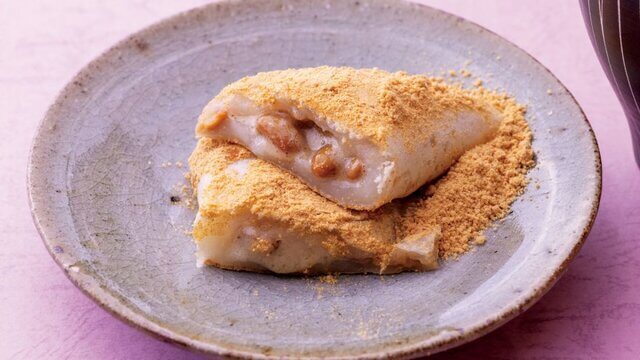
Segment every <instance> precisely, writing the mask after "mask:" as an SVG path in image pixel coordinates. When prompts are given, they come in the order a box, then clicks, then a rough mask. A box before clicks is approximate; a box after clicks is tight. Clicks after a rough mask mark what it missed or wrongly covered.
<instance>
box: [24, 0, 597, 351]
mask: <svg viewBox="0 0 640 360" xmlns="http://www.w3.org/2000/svg"><path fill="white" fill-rule="evenodd" d="M467 61H471V63H470V64H469V65H468V66H467V69H468V70H469V71H471V72H472V73H473V74H474V75H476V76H480V77H482V78H483V79H484V80H485V84H486V85H487V86H488V87H492V88H500V89H506V90H507V91H508V92H510V93H511V94H513V95H515V97H516V98H517V99H518V100H519V101H521V102H523V103H526V104H528V105H529V113H528V120H529V122H530V124H531V127H532V129H533V131H534V134H535V141H534V148H535V151H536V154H537V160H538V163H537V166H536V167H535V169H533V170H532V171H531V173H530V176H531V178H532V184H539V185H540V187H539V188H537V187H536V186H533V185H531V186H529V188H528V189H527V191H526V193H525V194H524V195H523V196H521V197H520V198H519V199H518V200H517V201H516V203H515V204H514V206H513V212H512V213H511V214H510V215H509V216H508V217H507V218H506V221H504V222H501V223H500V224H498V226H497V227H496V228H495V229H492V230H489V231H488V232H487V236H488V241H487V244H486V245H485V246H482V247H479V248H477V250H476V251H474V252H471V253H469V254H467V255H465V256H463V257H462V258H461V259H460V260H459V261H452V262H445V263H444V265H443V267H442V269H440V270H438V271H435V272H431V273H422V274H419V273H410V274H400V275H395V276H386V277H380V276H341V277H340V278H339V281H338V283H337V284H335V285H330V284H323V283H320V282H319V281H318V280H314V279H301V278H287V277H275V276H270V275H260V274H251V273H242V272H231V271H223V270H218V269H215V268H205V269H198V268H196V267H195V259H194V256H193V252H194V245H193V244H192V243H191V240H190V237H189V236H188V235H186V234H185V230H186V229H188V228H189V225H190V223H191V221H192V219H193V216H194V213H193V212H192V211H190V210H188V209H186V208H185V207H183V206H177V205H172V203H171V201H170V197H171V196H172V195H177V193H176V191H177V190H176V189H175V187H176V185H177V184H180V183H181V182H182V181H183V179H182V178H183V173H184V172H185V171H186V169H185V168H180V167H177V166H175V165H172V166H166V164H164V165H165V166H163V163H166V162H171V163H176V162H179V161H181V162H183V163H185V161H186V159H187V156H188V155H189V153H190V151H191V150H192V149H193V146H194V144H195V140H194V136H193V128H194V124H195V119H196V116H197V115H198V114H199V112H200V109H201V108H202V106H203V105H204V104H205V103H206V102H207V100H208V99H209V98H210V97H212V96H213V95H214V94H215V93H217V92H218V90H220V89H221V88H222V86H224V85H225V84H227V83H229V82H231V81H234V80H236V79H238V78H240V77H241V76H244V75H248V74H253V73H255V72H257V71H261V70H273V69H282V68H288V67H304V66H316V65H322V64H329V65H350V66H354V67H374V66H375V67H380V68H384V69H388V70H406V71H408V72H412V73H423V72H431V73H436V74H437V73H438V72H440V71H442V70H447V69H452V68H453V69H460V68H461V67H462V66H463V64H464V63H465V62H467ZM461 79H463V78H461ZM463 80H465V81H469V82H473V80H474V78H470V79H466V78H464V79H463ZM547 90H552V95H549V94H547ZM600 183H601V175H600V159H599V155H598V148H597V145H596V143H595V139H594V137H593V133H592V132H591V129H590V127H589V124H588V123H587V121H586V119H585V117H584V115H583V114H582V112H581V110H580V108H579V107H578V105H577V104H576V103H575V101H574V99H573V98H572V97H571V95H570V94H569V93H568V92H567V90H566V89H565V88H564V87H563V86H562V85H561V84H560V83H559V82H558V80H556V78H554V77H553V75H551V74H550V73H549V72H548V71H547V70H546V69H545V68H544V67H542V66H541V65H540V64H539V63H537V62H536V61H535V60H534V59H532V58H531V57H530V56H529V55H527V54H526V53H524V52H523V51H522V50H520V49H518V48H516V47H515V46H513V45H512V44H510V43H508V42H507V41H505V40H503V39H501V38H500V37H498V36H496V35H494V34H492V33H490V32H488V31H486V30H484V29H482V28H481V27H479V26H477V25H474V24H471V23H469V22H466V21H464V20H462V19H459V18H456V17H454V16H451V15H448V14H445V13H442V12H439V11H435V10H433V9H430V8H428V7H424V6H419V5H413V4H409V3H405V2H396V1H387V0H375V1H373V0H372V1H369V0H367V1H364V0H360V1H343V0H327V1H314V2H306V1H305V2H303V1H288V0H278V1H276V0H273V1H258V0H248V1H242V2H238V1H225V2H219V3H216V4H212V5H208V6H205V7H203V8H199V9H196V10H193V11H189V12H187V13H184V14H180V15H177V16H175V17H172V18H170V19H168V20H166V21H163V22H161V23H159V24H157V25H154V26H152V27H150V28H148V29H146V30H144V31H142V32H140V33H138V34H135V35H134V36H132V37H130V38H128V39H126V40H124V41H122V42H120V43H119V44H118V45H116V46H115V47H113V48H112V49H110V50H108V51H107V52H106V53H104V54H103V55H102V56H100V57H99V58H98V59H96V60H95V61H93V62H92V63H91V64H89V65H88V66H87V67H86V68H85V69H83V70H82V71H81V72H80V73H79V74H78V75H77V76H76V77H75V79H74V80H73V81H72V82H71V83H70V84H69V85H68V86H67V87H66V88H65V89H64V90H63V91H62V92H61V94H60V96H59V97H58V99H57V100H56V102H55V103H54V104H53V106H52V107H51V109H50V110H49V112H48V113H47V115H46V117H45V119H44V120H43V122H42V124H41V126H40V128H39V129H38V133H37V135H36V137H35V141H34V145H33V150H32V154H31V161H30V164H29V192H30V196H31V207H32V211H33V214H34V219H35V222H36V225H37V227H38V228H39V230H40V232H41V233H42V237H43V238H44V242H45V244H46V246H47V247H48V249H49V250H50V252H51V253H52V255H53V257H54V258H55V260H56V261H57V262H58V263H59V264H60V266H61V267H62V268H63V269H64V271H65V272H66V273H67V274H68V276H69V278H70V279H71V280H72V281H73V282H74V283H75V284H76V285H78V287H80V288H81V289H82V290H83V291H85V292H86V293H87V294H88V295H89V296H90V297H92V298H93V299H95V300H96V301H97V302H98V303H100V304H101V305H102V306H104V307H105V308H106V309H108V310H109V311H111V312H113V313H115V314H116V315H118V316H119V317H120V318H122V319H124V320H126V321H127V322H129V323H131V324H134V325H136V326H138V327H140V328H143V329H146V330H148V331H150V332H151V333H154V334H156V335H158V336H160V337H162V338H164V339H165V340H167V341H171V342H175V343H179V344H182V345H185V346H188V347H190V348H194V349H197V350H201V351H205V352H210V353H217V354H224V355H231V356H241V357H280V356H284V355H288V356H292V357H298V356H309V357H322V356H333V357H358V358H372V357H380V356H382V357H384V356H404V357H409V356H415V355H419V354H427V353H433V352H437V351H440V350H443V349H445V348H450V347H453V346H456V345H459V344H461V343H463V342H466V341H470V340H472V339H474V338H476V337H478V336H480V335H482V334H485V333H487V332H488V331H490V330H492V329H494V328H496V327H497V326H499V325H501V324H503V323H504V322H506V321H507V320H509V319H510V318H512V317H514V316H516V315H517V314H519V313H520V312H522V311H524V310H525V309H526V308H527V307H528V306H530V305H531V304H532V303H533V302H534V301H536V300H537V299H538V298H540V296H542V294H543V293H544V292H545V291H546V290H548V289H549V287H550V286H551V285H552V284H553V283H554V282H555V281H556V280H557V279H558V277H559V276H560V275H561V274H562V272H563V270H564V269H565V268H566V266H567V263H568V262H569V260H571V258H572V257H573V256H574V255H575V254H576V252H577V251H578V249H579V248H580V245H581V244H582V242H583V240H584V238H585V236H586V234H587V233H588V231H589V228H590V226H591V223H592V221H593V219H594V216H595V213H596V210H597V207H598V201H599V195H600Z"/></svg>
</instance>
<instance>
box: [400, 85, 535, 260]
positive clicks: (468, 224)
mask: <svg viewBox="0 0 640 360" xmlns="http://www.w3.org/2000/svg"><path fill="white" fill-rule="evenodd" d="M473 91H474V92H475V93H476V94H477V95H478V96H479V97H481V98H482V99H484V100H485V101H487V102H489V103H491V104H492V105H494V106H495V107H496V109H498V110H499V111H500V112H501V113H502V116H503V121H502V123H501V125H500V128H499V130H498V133H497V135H496V137H495V138H494V139H493V140H491V141H489V142H488V143H485V144H483V145H479V146H476V147H475V148H473V149H471V150H469V151H467V152H466V153H465V154H464V155H463V156H462V157H460V159H459V160H458V162H457V163H456V164H454V165H453V166H452V167H451V168H450V169H449V171H448V172H447V173H446V174H445V175H444V176H442V177H441V178H440V179H439V180H438V181H436V182H435V183H433V184H431V185H427V186H423V187H422V188H420V189H419V190H418V191H417V192H416V193H414V194H412V195H411V196H409V197H408V198H406V199H401V200H400V202H402V203H404V205H406V210H405V211H404V213H403V214H402V215H401V218H400V219H399V221H397V222H396V224H397V230H396V231H397V232H398V234H399V235H400V236H406V235H408V234H412V233H415V232H416V231H419V230H420V229H425V228H431V227H434V226H439V227H440V230H441V232H442V238H441V239H440V242H439V255H440V257H442V258H451V257H457V256H458V255H460V254H462V253H464V252H466V251H467V250H469V249H470V247H471V246H472V244H483V243H484V241H485V240H486V238H485V237H484V235H482V231H483V230H485V229H486V228H487V227H488V226H489V225H490V224H491V223H492V222H493V221H496V220H498V219H501V218H503V217H504V216H506V215H507V213H508V212H509V210H510V207H511V203H512V202H513V201H514V200H515V198H516V197H517V196H518V195H520V194H521V193H522V192H523V191H524V188H525V186H526V185H527V183H528V180H527V177H526V174H527V172H528V170H529V169H530V168H532V167H533V166H534V164H535V161H534V153H533V150H532V149H531V140H532V135H531V130H530V129H529V126H528V125H527V122H526V120H525V112H526V109H525V107H524V106H522V105H520V104H518V103H517V102H516V101H515V100H514V99H512V98H510V97H509V96H507V95H506V94H498V93H495V92H492V91H489V90H486V89H484V88H482V87H478V88H477V89H475V90H473Z"/></svg>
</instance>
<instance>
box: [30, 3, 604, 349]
mask: <svg viewBox="0 0 640 360" xmlns="http://www.w3.org/2000/svg"><path fill="white" fill-rule="evenodd" d="M360 1H361V2H362V1H366V2H369V3H378V4H386V5H389V6H414V7H418V8H420V9H419V11H425V12H431V13H437V14H438V15H437V16H440V17H444V18H449V19H450V20H455V21H458V22H462V23H465V25H467V26H469V27H471V28H474V29H475V30H476V31H477V32H478V33H480V34H482V36H488V37H490V38H493V39H495V40H497V41H502V42H504V43H506V44H508V45H509V46H511V47H513V48H515V49H516V50H518V51H520V52H521V53H522V54H523V55H525V57H526V58H528V59H530V60H533V62H535V63H536V64H537V65H538V66H539V67H540V68H541V69H543V70H544V71H546V72H547V74H548V75H549V76H550V77H551V78H553V79H554V80H555V81H556V82H557V83H558V84H559V85H560V87H561V90H562V91H564V92H566V94H567V95H568V96H569V99H570V101H571V102H573V103H574V104H575V105H576V107H577V108H578V110H579V116H580V118H581V120H582V121H584V123H585V125H586V127H587V130H588V134H589V137H590V139H591V142H592V145H593V149H594V154H593V155H594V159H593V161H594V162H595V164H594V168H595V175H596V178H595V180H596V181H595V183H594V187H595V192H594V198H593V200H592V202H591V204H590V205H591V209H590V211H589V214H588V215H587V216H588V222H587V224H586V225H585V227H584V228H583V229H582V232H581V233H580V234H579V235H577V234H576V238H575V239H573V241H575V244H574V245H573V247H572V248H571V251H570V252H569V254H568V255H567V256H566V258H565V259H564V260H563V261H562V263H561V264H560V265H559V266H558V267H557V268H556V269H555V270H554V272H553V273H552V274H551V275H550V276H549V277H548V278H546V279H544V283H543V284H542V285H541V286H539V287H538V288H534V289H530V290H529V293H528V294H527V295H526V296H525V297H524V299H523V300H522V301H520V302H518V303H516V304H513V305H511V306H510V307H505V308H504V309H502V310H501V311H498V312H496V314H495V315H494V316H492V317H487V318H485V319H484V320H483V321H481V322H480V323H478V324H476V325H473V326H470V327H469V328H468V329H466V331H465V332H461V333H458V334H456V335H455V336H448V337H446V338H445V339H441V340H438V341H433V340H418V341H415V342H410V343H406V344H405V345H402V346H400V347H398V348H396V349H393V350H384V349H381V350H378V351H375V352H370V353H364V354H358V355H346V356H345V355H341V356H339V358H342V359H372V358H412V357H416V356H420V355H431V354H435V353H437V352H441V351H445V350H448V349H451V348H454V347H456V346H460V345H463V344H465V343H468V342H471V341H473V340H475V339H477V338H479V337H481V336H483V335H486V334H488V333H489V332H491V331H493V330H495V329H497V328H498V327H500V326H502V325H504V324H505V323H506V322H508V321H509V320H511V319H513V318H515V317H516V316H518V315H520V314H522V313H523V312H524V311H526V310H527V309H528V308H530V307H531V306H532V305H533V304H535V303H536V302H537V301H538V300H540V299H541V298H542V296H543V295H544V294H545V293H546V292H547V291H549V290H550V289H551V288H552V287H553V285H554V284H555V283H556V282H557V281H558V279H559V278H560V277H561V276H562V275H563V274H564V272H565V271H566V270H567V268H568V265H569V264H570V263H571V261H572V260H573V259H574V258H575V256H576V255H577V253H578V252H579V251H580V249H581V248H582V245H583V244H584V242H585V240H586V238H587V237H588V235H589V233H590V231H591V229H592V227H593V224H594V222H595V219H596V216H597V213H598V209H599V205H600V201H601V197H602V158H601V154H600V149H599V146H598V141H597V139H596V136H595V133H594V131H593V128H592V126H591V123H590V122H589V119H588V118H587V116H586V114H585V113H584V110H583V109H582V107H581V106H580V104H579V103H578V102H577V100H576V99H575V96H574V95H573V94H572V93H571V91H570V90H569V89H568V88H567V87H566V86H565V85H564V84H563V83H562V82H561V81H560V80H559V79H558V78H557V77H556V76H555V75H554V74H553V73H552V72H551V71H550V70H549V69H548V68H547V67H546V66H544V65H543V64H542V63H541V62H540V61H539V60H537V59H536V58H535V57H534V56H532V55H531V54H529V53H528V52H527V51H525V50H524V49H522V48H521V47H519V46H518V45H516V44H514V43H513V42H511V41H509V40H508V39H506V38H504V37H502V36H500V35H498V34H497V33H495V32H493V31H491V30H489V29H487V28H485V27H483V26H481V25H479V24H477V23H475V22H473V21H471V20H468V19H466V18H463V17H461V16H458V15H454V14H451V13H449V12H446V11H444V10H440V9H437V8H434V7H431V6H429V5H426V4H421V3H417V2H415V1H413V0H360ZM246 2H247V1H241V0H214V1H213V2H211V3H208V4H204V5H200V6H197V7H194V8H191V9H188V10H184V11H180V12H178V13H175V14H173V15H170V16H168V17H165V18H162V19H160V20H158V21H156V22H154V23H152V24H150V25H148V26H145V27H143V28H141V29H139V30H136V31H134V32H133V33H131V34H130V35H128V36H126V37H124V38H123V39H121V40H119V41H117V42H116V43H115V44H114V45H111V46H109V47H108V48H106V49H105V50H103V51H101V52H100V53H99V55H97V56H96V57H94V58H93V59H92V60H91V61H89V62H88V63H86V64H85V65H84V66H83V67H82V68H81V69H80V70H79V71H78V72H77V73H76V74H75V75H73V77H72V78H71V79H70V80H69V81H68V82H67V84H66V85H65V86H64V87H63V88H62V89H61V90H60V91H59V92H58V93H57V94H56V96H55V100H54V101H53V103H52V104H51V105H50V106H49V107H48V109H47V111H46V112H45V115H44V116H43V117H42V119H41V120H40V122H39V123H38V125H37V127H36V130H35V132H34V135H33V137H32V140H31V144H30V149H29V157H28V162H27V163H28V165H27V177H26V187H27V195H28V203H29V210H30V213H31V217H32V219H33V222H34V225H35V227H36V229H37V231H38V234H39V235H40V237H41V239H42V242H43V243H44V245H45V247H46V249H47V251H48V252H49V255H50V256H51V257H52V258H53V260H54V261H55V263H56V264H57V265H58V266H59V267H60V268H61V269H62V270H63V272H64V274H65V275H66V277H67V278H68V279H69V280H70V281H71V282H72V283H73V284H74V285H75V286H76V288H78V289H80V290H81V292H82V293H83V294H85V295H86V296H87V297H89V298H90V299H92V300H93V301H94V302H95V303H96V304H97V305H98V306H100V307H101V308H103V309H104V310H106V311H107V312H108V313H110V314H111V315H112V316H114V317H115V318H117V319H119V320H120V321H123V322H124V323H126V324H127V325H130V326H132V327H134V328H136V329H139V330H142V331H143V332H145V333H147V334H149V335H151V336H152V337H154V338H156V339H159V340H161V341H163V342H166V343H170V344H173V345H177V346H180V347H183V348H186V349H187V350H191V351H197V352H200V353H205V354H215V355H220V356H225V357H229V358H236V359H274V358H282V356H274V355H270V354H268V353H258V352H251V351H246V350H241V349H234V348H232V347H225V346H224V345H221V344H215V343H213V342H205V341H199V340H196V339H193V338H191V337H189V336H185V335H180V334H177V333H175V332H174V331H171V330H169V329H167V328H166V327H163V326H162V325H161V324H158V323H156V322H154V321H152V320H150V319H147V318H145V317H144V316H143V315H141V314H138V313H136V312H134V311H132V310H131V309H130V308H128V307H127V306H126V305H124V304H123V303H121V302H120V301H119V300H118V299H117V298H116V297H115V296H113V295H112V294H110V293H108V292H107V291H105V290H103V289H102V288H101V286H100V285H99V282H98V281H97V280H96V279H95V278H94V277H91V276H89V275H85V274H82V273H80V272H74V271H73V270H72V269H71V267H70V266H68V265H66V264H65V262H64V261H63V260H62V259H61V258H60V256H59V254H57V252H56V251H55V249H54V248H53V245H52V244H51V240H50V239H48V238H47V236H46V235H45V231H44V226H43V225H42V224H41V223H40V220H39V218H38V217H39V214H38V211H37V210H36V209H34V200H33V198H34V195H35V194H38V192H39V191H46V190H40V189H39V188H36V187H34V186H33V183H32V180H31V177H32V172H33V171H34V153H35V152H37V151H38V149H36V148H37V143H38V139H39V138H40V136H41V134H42V133H43V129H44V126H45V124H46V123H47V122H48V121H50V119H51V118H55V113H56V110H57V109H58V108H60V107H62V106H63V105H64V103H65V102H66V101H67V98H68V96H67V95H68V94H69V93H72V92H73V91H74V90H77V87H78V86H80V85H79V83H80V80H81V79H83V78H85V77H87V76H90V74H91V72H92V71H94V70H97V69H99V68H100V66H101V64H102V63H104V62H105V61H108V59H109V57H110V56H112V55H113V53H114V52H116V51H119V50H121V49H126V48H130V47H131V46H139V42H140V41H141V39H144V38H145V37H146V36H147V35H152V34H153V33H154V32H156V31H165V30H166V29H167V28H171V27H172V25H176V24H181V23H182V22H183V20H185V19H189V18H192V17H194V16H197V14H198V13H202V12H208V11H215V10H212V9H214V8H217V7H220V6H238V5H239V4H241V3H246ZM43 216H44V215H43ZM284 357H285V358H288V357H290V356H288V355H285V356H284ZM304 357H308V356H304ZM315 357H317V356H315ZM312 358H314V357H312Z"/></svg>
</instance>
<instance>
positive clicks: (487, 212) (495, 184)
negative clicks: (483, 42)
mask: <svg viewBox="0 0 640 360" xmlns="http://www.w3.org/2000/svg"><path fill="white" fill-rule="evenodd" d="M395 74H400V76H406V75H405V74H402V73H395ZM429 81H430V82H431V83H432V84H438V86H445V85H444V82H443V80H441V79H436V78H430V80H429ZM446 88H447V90H446V91H445V92H446V93H447V94H450V95H451V94H453V97H454V98H458V99H460V97H459V96H456V95H455V94H460V93H462V92H463V90H462V88H461V87H460V86H458V85H446ZM396 90H398V87H394V88H393V90H390V89H385V90H384V91H381V92H380V93H379V94H378V96H382V97H383V98H385V99H386V100H385V101H392V100H389V97H394V96H400V95H399V94H398V92H396ZM468 94H469V91H465V97H467V96H468ZM471 94H472V96H473V97H477V99H479V100H482V101H484V102H486V103H489V104H491V105H493V106H494V107H495V108H496V109H497V110H498V111H499V112H500V113H501V115H502V117H503V121H502V122H501V125H500V128H499V130H498V132H497V134H496V136H495V138H493V139H492V140H491V141H489V142H487V143H485V144H483V145H479V146H477V147H475V148H473V149H471V150H469V151H468V152H466V153H465V154H464V155H463V156H462V157H461V158H460V159H459V160H458V161H457V162H456V163H455V164H454V165H453V166H452V167H451V168H450V169H449V170H448V172H447V173H446V174H445V175H443V176H442V177H440V178H439V179H438V180H437V181H435V182H434V183H432V184H427V185H425V186H423V187H422V188H420V189H419V190H417V191H416V192H414V193H413V194H411V195H410V196H408V197H406V198H403V199H397V200H394V201H393V202H391V203H390V204H387V205H385V206H383V207H382V208H380V209H378V210H376V211H374V212H371V213H368V212H366V211H356V210H349V209H344V208H340V207H338V206H337V205H336V204H334V203H332V202H330V201H329V200H327V199H325V198H323V197H321V196H319V195H317V194H315V193H313V194H311V193H310V190H308V189H299V188H300V186H304V185H303V184H302V183H301V182H299V180H297V179H295V178H294V177H293V175H291V174H289V173H287V172H285V171H283V170H279V169H277V168H275V167H273V169H269V170H268V171H267V169H266V165H267V164H266V163H265V164H264V165H261V166H265V171H267V173H269V174H271V175H270V176H271V177H273V176H275V177H276V178H278V179H279V180H278V181H279V185H278V187H281V186H285V187H286V186H287V184H289V185H291V186H289V187H291V189H289V190H287V194H288V195H287V196H288V197H289V198H290V197H291V196H293V197H294V198H296V199H298V200H299V201H296V207H293V208H288V207H286V206H282V203H281V202H280V201H278V199H274V201H273V204H274V206H269V203H270V202H269V199H268V198H265V197H264V196H261V195H260V194H258V198H260V202H258V203H254V204H253V206H256V204H262V205H261V206H260V207H261V208H260V209H258V210H260V212H265V211H266V212H275V213H269V214H268V215H270V216H269V217H272V218H286V219H288V220H287V221H288V222H293V223H292V224H290V225H291V226H293V227H299V228H307V227H310V228H312V229H313V228H339V229H341V230H344V235H345V236H349V237H351V236H350V233H351V231H348V230H353V229H351V228H350V226H351V225H347V226H343V225H346V224H342V225H341V224H339V223H335V221H336V219H340V218H345V219H350V218H352V217H353V218H363V219H367V220H368V221H371V220H374V219H375V218H377V217H379V216H381V214H382V215H384V216H383V217H384V218H385V222H386V221H388V220H389V219H388V218H389V217H391V218H392V221H393V224H394V230H395V238H396V239H402V238H404V237H406V236H410V235H412V234H416V233H419V232H421V231H425V230H429V229H434V228H439V229H440V231H441V234H442V237H441V239H440V241H439V255H440V257H442V258H451V257H454V258H455V257H457V256H459V255H460V254H462V253H464V252H466V251H467V250H469V249H470V248H471V247H472V246H473V244H482V243H484V241H485V237H484V236H483V235H482V231H483V230H485V229H486V228H487V227H488V226H489V225H490V224H491V223H492V222H493V221H495V220H498V219H500V218H502V217H504V216H505V215H506V214H507V213H508V212H509V209H510V205H511V203H512V202H513V201H514V200H515V198H516V197H517V196H518V195H519V194H521V193H522V192H523V190H524V188H525V186H526V184H527V178H526V173H527V171H528V170H529V169H530V168H531V167H533V165H534V154H533V151H532V149H531V139H532V135H531V131H530V129H529V127H528V125H527V122H526V120H525V108H524V106H522V105H520V104H518V103H516V102H515V100H513V99H512V98H510V97H508V96H507V95H505V94H498V93H495V92H492V91H489V90H486V89H484V88H482V87H477V88H476V89H474V90H472V91H471ZM460 105H461V106H465V107H467V106H469V105H468V103H466V102H464V104H462V103H460ZM201 141H202V140H201ZM200 145H203V144H200ZM200 147H201V146H200ZM242 150H244V149H242ZM244 151H246V150H244ZM206 154H207V153H206V151H202V148H201V149H200V150H198V149H196V151H194V153H193V154H192V157H191V159H190V165H191V176H190V178H191V181H192V184H193V185H194V187H195V185H196V184H197V181H198V177H199V176H198V175H199V173H200V174H201V173H202V172H203V171H204V170H203V169H204V168H206V166H207V164H206V162H207V161H208V160H207V158H206V157H207V155H206ZM245 155H246V154H245ZM194 166H195V168H194ZM275 171H277V172H278V173H277V174H276V173H275ZM272 172H273V173H272ZM267 177H269V176H267ZM253 180H258V179H253ZM253 180H251V181H250V182H251V183H253V184H254V185H255V184H258V185H259V184H260V181H253ZM258 185H255V186H258ZM263 185H265V186H266V187H267V189H266V190H265V191H270V192H273V189H274V187H272V186H271V185H270V184H263ZM294 185H295V186H294ZM258 187H259V186H258ZM253 190H254V191H257V190H259V189H258V188H255V189H253ZM292 190H296V191H294V193H295V192H299V193H298V194H294V193H292ZM303 193H304V194H309V195H308V196H301V197H300V196H296V195H302V194H303ZM270 196H271V195H270ZM255 197H256V194H255V193H254V194H251V196H250V198H248V200H247V201H252V200H251V198H255ZM254 200H255V199H254ZM300 207H302V208H305V211H299V210H300V209H299V208H300ZM201 210H202V209H201ZM292 211H293V212H295V216H292V214H291V212H292ZM337 214H341V216H336V215H337ZM262 215H267V214H266V213H265V214H262ZM312 223H313V224H312ZM352 235H353V239H350V241H351V242H352V243H358V245H359V247H368V246H370V247H372V248H371V249H368V250H369V251H371V252H372V253H378V252H385V251H384V250H385V249H386V248H387V247H388V246H389V244H388V243H386V244H384V243H379V242H377V241H372V240H374V238H376V236H370V237H371V239H364V238H362V237H363V236H367V232H366V231H356V232H354V233H353V234H352ZM327 246H332V244H331V242H328V243H327ZM333 246H337V247H338V248H339V247H340V244H339V243H333ZM334 250H336V249H334Z"/></svg>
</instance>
